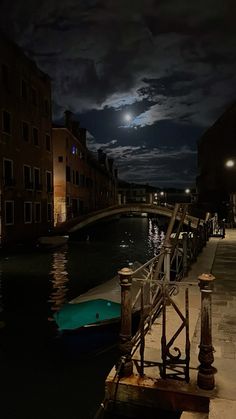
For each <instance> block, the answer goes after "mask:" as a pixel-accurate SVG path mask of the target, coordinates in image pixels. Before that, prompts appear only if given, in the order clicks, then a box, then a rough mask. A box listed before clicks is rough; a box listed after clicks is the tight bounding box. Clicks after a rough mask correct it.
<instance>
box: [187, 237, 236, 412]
mask: <svg viewBox="0 0 236 419" xmlns="http://www.w3.org/2000/svg"><path fill="white" fill-rule="evenodd" d="M212 274H213V275H214V276H215V278H216V279H215V283H214V292H213V295H212V338H213V346H214V349H215V353H214V358H215V362H214V366H215V367H216V368H217V373H216V375H215V382H216V391H215V394H214V397H212V398H211V400H210V411H209V415H208V416H207V415H206V416H205V417H206V418H208V417H209V419H218V418H219V419H222V417H223V416H224V417H226V418H227V419H235V418H236V229H231V230H226V236H225V239H223V240H220V241H219V242H218V244H217V247H216V253H215V258H214V261H213V266H212ZM199 330H200V325H199V320H198V323H197V325H196V329H195V333H194V337H193V340H192V350H191V355H192V359H193V362H194V360H195V361H196V354H197V353H198V344H199V340H200V337H199ZM197 417H199V418H200V417H202V418H203V416H199V414H198V415H197V414H195V415H194V414H192V415H190V414H189V413H184V414H183V415H182V419H190V418H196V419H197Z"/></svg>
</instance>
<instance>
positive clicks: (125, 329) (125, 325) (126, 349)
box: [118, 268, 133, 377]
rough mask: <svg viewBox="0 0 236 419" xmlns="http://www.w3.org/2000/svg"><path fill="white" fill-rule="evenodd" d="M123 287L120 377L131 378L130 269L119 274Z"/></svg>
mask: <svg viewBox="0 0 236 419" xmlns="http://www.w3.org/2000/svg"><path fill="white" fill-rule="evenodd" d="M118 274H119V279H120V286H121V330H120V343H119V349H120V354H121V361H122V366H121V368H120V371H119V375H120V376H122V377H129V376H130V375H131V374H132V373H133V362H132V359H131V351H132V294H131V285H132V274H133V271H132V269H130V268H123V269H121V270H120V271H119V272H118Z"/></svg>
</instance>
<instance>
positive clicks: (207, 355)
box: [197, 274, 216, 390]
mask: <svg viewBox="0 0 236 419" xmlns="http://www.w3.org/2000/svg"><path fill="white" fill-rule="evenodd" d="M214 279H215V277H214V276H213V275H211V274H202V275H200V276H199V277H198V280H199V287H200V290H201V341H200V345H199V348H200V350H199V355H198V359H199V362H200V365H199V367H198V377H197V384H198V386H199V387H200V388H202V389H205V390H212V389H213V388H214V386H215V378H214V373H215V372H216V369H215V368H214V367H212V364H213V362H214V356H213V352H214V348H213V346H212V313H211V294H212V290H213V281H214Z"/></svg>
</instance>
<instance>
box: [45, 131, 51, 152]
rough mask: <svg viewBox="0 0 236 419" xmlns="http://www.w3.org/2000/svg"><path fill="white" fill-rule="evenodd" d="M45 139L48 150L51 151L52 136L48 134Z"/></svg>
mask: <svg viewBox="0 0 236 419" xmlns="http://www.w3.org/2000/svg"><path fill="white" fill-rule="evenodd" d="M45 141H46V150H47V151H51V137H50V135H48V134H46V137H45Z"/></svg>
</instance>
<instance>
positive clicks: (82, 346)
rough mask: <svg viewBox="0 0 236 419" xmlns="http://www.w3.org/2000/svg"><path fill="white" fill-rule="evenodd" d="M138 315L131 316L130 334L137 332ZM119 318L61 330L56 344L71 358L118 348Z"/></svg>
mask: <svg viewBox="0 0 236 419" xmlns="http://www.w3.org/2000/svg"><path fill="white" fill-rule="evenodd" d="M139 319H140V313H139V312H135V313H134V314H133V316H132V334H134V333H135V332H136V331H137V328H138V325H139ZM120 327H121V320H120V318H118V319H115V320H112V321H106V322H101V323H95V324H91V325H88V326H83V327H80V328H78V329H73V330H63V331H61V332H59V334H58V336H57V337H58V339H57V340H58V344H59V345H60V349H61V350H62V351H63V353H64V355H66V356H70V357H71V358H75V357H76V358H78V357H81V356H83V357H85V356H86V357H91V356H94V355H96V354H99V353H101V352H103V351H107V350H109V349H110V348H111V347H115V346H117V347H118V344H119V334H120Z"/></svg>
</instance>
